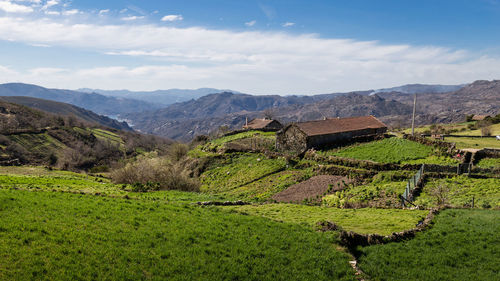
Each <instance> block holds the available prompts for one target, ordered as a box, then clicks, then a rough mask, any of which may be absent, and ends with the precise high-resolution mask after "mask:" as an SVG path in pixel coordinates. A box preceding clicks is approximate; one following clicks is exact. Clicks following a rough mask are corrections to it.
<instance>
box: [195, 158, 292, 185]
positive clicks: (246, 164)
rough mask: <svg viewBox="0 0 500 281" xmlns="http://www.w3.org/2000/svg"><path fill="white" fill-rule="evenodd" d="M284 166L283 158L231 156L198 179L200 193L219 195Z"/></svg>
mask: <svg viewBox="0 0 500 281" xmlns="http://www.w3.org/2000/svg"><path fill="white" fill-rule="evenodd" d="M285 166H286V163H285V160H284V159H283V158H278V159H268V158H266V157H265V156H264V155H260V154H251V153H241V154H232V155H231V157H230V158H228V159H226V160H225V161H223V162H222V163H219V164H218V165H217V166H215V167H212V168H211V169H209V170H208V171H206V172H204V173H203V174H202V175H201V177H200V179H201V182H202V187H201V190H202V191H206V192H212V193H220V192H226V191H229V190H232V189H235V188H238V187H242V186H244V185H247V184H249V183H251V182H253V181H255V180H258V179H260V178H261V177H264V176H266V175H270V174H273V173H276V172H278V171H280V170H282V169H284V168H285Z"/></svg>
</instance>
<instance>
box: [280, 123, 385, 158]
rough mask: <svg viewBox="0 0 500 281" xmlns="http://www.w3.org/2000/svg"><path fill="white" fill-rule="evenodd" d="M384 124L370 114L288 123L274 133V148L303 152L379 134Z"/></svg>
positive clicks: (383, 130) (381, 133)
mask: <svg viewBox="0 0 500 281" xmlns="http://www.w3.org/2000/svg"><path fill="white" fill-rule="evenodd" d="M386 131H387V126H386V125H385V124H384V123H382V122H381V121H380V120H378V119H377V118H375V117H374V116H362V117H350V118H327V119H324V120H317V121H309V122H298V123H292V124H290V125H288V126H286V127H285V128H283V129H282V130H280V131H279V132H277V133H276V148H277V149H278V150H281V151H284V150H289V151H294V152H298V153H302V152H305V151H306V150H308V149H310V148H315V149H319V148H323V147H328V146H335V145H339V144H342V143H348V142H352V141H355V140H356V139H366V138H374V137H376V136H379V135H383V134H384V133H385V132H386Z"/></svg>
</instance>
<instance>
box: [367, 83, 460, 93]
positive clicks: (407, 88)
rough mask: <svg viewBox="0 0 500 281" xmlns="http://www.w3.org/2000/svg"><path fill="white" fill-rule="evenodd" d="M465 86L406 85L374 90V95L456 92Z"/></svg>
mask: <svg viewBox="0 0 500 281" xmlns="http://www.w3.org/2000/svg"><path fill="white" fill-rule="evenodd" d="M464 86H465V85H426V84H407V85H402V86H398V87H392V88H385V89H378V90H375V93H390V92H399V93H404V94H415V93H447V92H454V91H458V90H460V89H461V88H463V87H464Z"/></svg>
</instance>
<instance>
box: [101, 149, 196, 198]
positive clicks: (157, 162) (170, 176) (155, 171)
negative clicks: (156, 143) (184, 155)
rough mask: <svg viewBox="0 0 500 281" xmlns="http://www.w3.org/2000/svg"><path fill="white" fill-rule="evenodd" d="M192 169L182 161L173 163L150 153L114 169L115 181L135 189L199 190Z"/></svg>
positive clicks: (113, 176) (141, 190) (112, 174)
mask: <svg viewBox="0 0 500 281" xmlns="http://www.w3.org/2000/svg"><path fill="white" fill-rule="evenodd" d="M190 173H191V171H190V170H189V169H187V168H185V167H184V166H182V165H181V163H172V162H170V161H168V160H166V159H164V158H160V157H157V156H154V155H153V157H151V156H149V157H148V155H145V156H141V157H139V158H138V159H137V160H136V161H135V162H132V163H128V164H126V165H125V166H124V167H123V168H119V169H116V170H114V171H112V173H111V178H112V180H113V182H115V183H121V184H130V185H132V190H133V191H140V192H143V191H150V190H171V189H176V190H183V191H198V190H199V183H198V181H197V180H196V179H195V178H193V177H190V176H189V175H190Z"/></svg>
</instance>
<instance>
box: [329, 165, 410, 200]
mask: <svg viewBox="0 0 500 281" xmlns="http://www.w3.org/2000/svg"><path fill="white" fill-rule="evenodd" d="M412 176H413V173H411V172H399V171H392V172H381V173H379V174H377V175H376V176H375V177H374V178H373V180H372V182H370V183H368V184H364V185H355V186H349V187H348V188H346V189H344V190H341V191H337V192H335V193H333V194H329V195H326V196H324V197H323V200H322V201H323V205H325V206H329V207H337V208H354V207H382V208H388V207H398V206H400V199H399V195H402V194H403V192H404V189H405V187H406V183H407V179H408V178H410V177H412Z"/></svg>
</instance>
